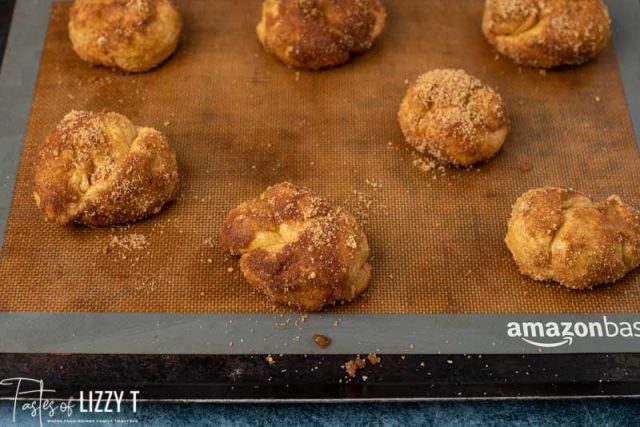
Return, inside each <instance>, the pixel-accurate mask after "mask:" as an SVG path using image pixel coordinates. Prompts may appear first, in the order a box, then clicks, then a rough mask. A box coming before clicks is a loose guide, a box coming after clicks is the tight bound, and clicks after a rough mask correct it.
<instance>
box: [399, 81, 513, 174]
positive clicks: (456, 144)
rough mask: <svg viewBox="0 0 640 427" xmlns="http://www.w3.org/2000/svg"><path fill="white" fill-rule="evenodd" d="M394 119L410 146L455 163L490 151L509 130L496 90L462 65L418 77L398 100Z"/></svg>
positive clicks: (464, 163) (465, 162) (482, 157)
mask: <svg viewBox="0 0 640 427" xmlns="http://www.w3.org/2000/svg"><path fill="white" fill-rule="evenodd" d="M398 122H399V124H400V128H401V129H402V132H403V133H404V136H405V139H406V140H407V142H408V143H409V144H410V145H411V146H413V148H415V149H416V150H417V151H419V152H420V153H426V154H429V155H431V156H433V157H435V158H436V159H438V160H439V161H440V162H441V163H444V164H449V165H455V166H469V165H472V164H474V163H477V162H480V161H483V160H486V159H488V158H490V157H492V156H493V155H495V154H496V153H497V152H498V151H499V150H500V148H501V147H502V145H503V143H504V141H505V139H506V137H507V133H508V117H507V110H506V106H505V104H504V101H503V100H502V98H501V97H500V95H499V94H498V93H497V92H496V91H494V90H493V89H491V88H490V87H488V86H486V85H484V84H483V83H482V82H481V81H480V80H479V79H477V78H475V77H473V76H470V75H469V74H467V73H465V72H464V71H463V70H450V69H445V70H432V71H429V72H428V73H425V74H423V75H421V76H420V77H418V79H417V80H416V81H415V82H414V83H412V84H411V85H410V86H409V89H408V90H407V94H406V96H405V97H404V99H403V100H402V104H401V105H400V111H399V112H398Z"/></svg>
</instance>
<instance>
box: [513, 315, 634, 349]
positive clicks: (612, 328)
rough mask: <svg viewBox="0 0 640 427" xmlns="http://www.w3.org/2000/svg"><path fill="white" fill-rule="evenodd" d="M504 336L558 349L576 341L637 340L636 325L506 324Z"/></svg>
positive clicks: (604, 319) (602, 322)
mask: <svg viewBox="0 0 640 427" xmlns="http://www.w3.org/2000/svg"><path fill="white" fill-rule="evenodd" d="M507 335H508V336H509V337H511V338H520V339H522V341H524V342H526V343H529V344H531V345H535V346H538V347H560V346H563V345H571V344H573V340H574V339H578V338H587V337H589V338H620V337H622V338H640V321H638V322H614V321H610V320H609V319H607V316H602V320H598V321H589V322H509V323H507Z"/></svg>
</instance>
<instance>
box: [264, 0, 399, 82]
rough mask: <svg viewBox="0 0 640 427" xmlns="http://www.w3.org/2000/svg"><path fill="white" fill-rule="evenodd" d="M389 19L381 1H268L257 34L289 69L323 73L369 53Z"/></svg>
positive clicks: (268, 49) (265, 3) (266, 47)
mask: <svg viewBox="0 0 640 427" xmlns="http://www.w3.org/2000/svg"><path fill="white" fill-rule="evenodd" d="M385 19H386V12H385V9H384V6H383V5H382V2H381V1H380V0H265V1H264V3H263V6H262V19H261V21H260V23H259V24H258V26H257V28H256V31H257V34H258V38H259V39H260V41H261V43H262V45H263V46H264V48H265V49H266V50H267V51H268V52H271V53H273V54H275V55H276V56H277V57H278V58H280V59H281V60H282V61H283V62H284V63H285V64H288V65H291V66H293V67H298V68H308V69H320V68H326V67H332V66H335V65H338V64H342V63H344V62H347V61H348V60H349V58H350V56H351V54H353V53H359V52H363V51H365V50H367V49H369V48H370V47H371V46H372V45H373V42H374V41H375V40H376V39H377V38H378V37H379V36H380V34H381V33H382V30H383V28H384V22H385Z"/></svg>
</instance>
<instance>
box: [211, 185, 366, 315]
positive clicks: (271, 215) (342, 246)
mask: <svg viewBox="0 0 640 427" xmlns="http://www.w3.org/2000/svg"><path fill="white" fill-rule="evenodd" d="M219 240H220V245H221V247H222V248H223V249H224V250H225V251H226V252H228V253H230V254H233V255H240V256H241V258H240V269H241V270H242V272H243V274H244V276H245V278H246V279H247V281H248V282H249V284H250V285H251V286H252V287H253V288H255V289H256V290H257V291H259V292H261V293H263V294H264V295H266V296H267V297H268V298H269V299H270V300H271V301H273V302H275V303H277V304H282V305H288V306H292V307H296V308H299V309H302V310H305V311H318V310H320V309H321V308H322V307H324V306H327V305H331V304H335V303H336V302H343V301H351V300H353V299H354V298H355V297H357V296H358V295H359V294H361V293H362V292H363V291H364V290H365V289H366V288H367V285H368V283H369V276H370V270H371V267H370V266H369V263H368V262H367V258H368V257H369V245H368V243H367V237H366V236H365V235H364V233H363V232H362V230H361V229H360V227H359V226H358V224H357V222H356V220H355V219H354V218H353V216H351V214H349V213H348V212H346V211H345V210H343V209H342V208H335V207H332V206H330V205H329V204H328V203H327V202H326V201H324V200H322V199H321V198H319V197H318V196H316V195H315V194H313V193H312V192H311V191H309V190H307V189H305V188H300V187H296V186H294V185H293V184H291V183H289V182H284V183H281V184H277V185H274V186H272V187H269V188H268V189H267V190H266V191H265V192H264V193H262V194H261V195H260V197H258V198H256V199H253V200H249V201H247V202H245V203H242V204H241V205H240V206H238V207H237V208H235V209H233V210H231V212H229V215H228V216H227V218H226V220H225V222H224V224H223V225H222V228H221V229H220V239H219Z"/></svg>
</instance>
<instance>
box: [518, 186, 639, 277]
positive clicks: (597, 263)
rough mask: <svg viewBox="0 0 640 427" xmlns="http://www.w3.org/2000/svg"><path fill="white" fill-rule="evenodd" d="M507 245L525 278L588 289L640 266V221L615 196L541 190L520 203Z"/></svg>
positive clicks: (550, 188)
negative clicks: (599, 198)
mask: <svg viewBox="0 0 640 427" xmlns="http://www.w3.org/2000/svg"><path fill="white" fill-rule="evenodd" d="M505 241H506V244H507V246H508V248H509V250H510V251H511V253H512V255H513V258H514V259H515V261H516V263H517V264H518V266H519V267H520V271H521V272H522V273H523V274H525V275H527V276H530V277H532V278H533V279H535V280H554V281H556V282H558V283H560V284H562V285H564V286H566V287H569V288H574V289H587V288H592V287H594V286H596V285H599V284H603V283H612V282H615V281H616V280H618V279H620V278H622V277H623V276H624V275H625V274H627V273H628V272H629V271H630V270H632V269H634V268H636V267H637V266H638V265H640V216H639V214H638V212H637V211H636V210H634V209H632V208H631V207H629V206H627V205H625V204H624V203H622V201H621V200H620V198H618V197H617V196H611V197H609V198H608V199H607V200H604V201H602V202H597V203H595V202H593V201H592V200H591V199H590V198H588V197H587V196H585V195H584V194H581V193H578V192H576V191H573V190H565V189H560V188H553V187H545V188H540V189H536V190H531V191H528V192H526V193H524V194H523V195H522V196H520V198H518V200H517V201H516V203H515V205H514V206H513V212H512V214H511V219H510V220H509V225H508V231H507V237H506V240H505Z"/></svg>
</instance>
